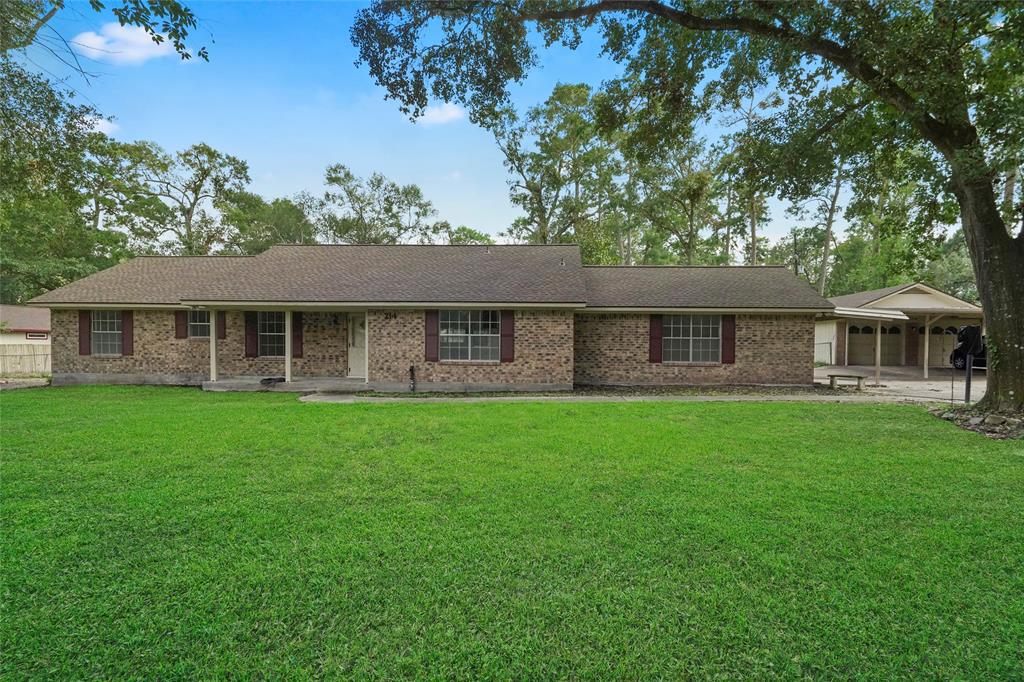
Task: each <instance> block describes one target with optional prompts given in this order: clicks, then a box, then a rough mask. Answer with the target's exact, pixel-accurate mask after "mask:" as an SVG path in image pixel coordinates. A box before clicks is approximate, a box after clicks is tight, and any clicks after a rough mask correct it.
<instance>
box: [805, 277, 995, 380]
mask: <svg viewBox="0 0 1024 682" xmlns="http://www.w3.org/2000/svg"><path fill="white" fill-rule="evenodd" d="M829 301H830V302H831V303H833V304H834V305H835V306H836V307H835V310H834V311H832V312H830V313H828V314H827V315H825V316H822V318H821V319H819V321H818V322H817V323H816V325H815V330H814V337H815V338H814V342H815V358H816V359H817V360H818V361H819V362H824V363H826V364H830V365H840V366H849V365H874V366H875V368H876V373H877V372H878V368H879V367H880V366H881V365H889V366H894V365H895V366H914V365H920V366H921V370H922V373H923V376H924V378H926V379H927V378H928V368H929V367H949V366H950V362H949V356H950V354H951V353H952V352H953V347H954V346H955V345H956V334H957V330H958V329H959V328H960V327H962V326H964V325H983V324H984V315H983V313H982V309H981V308H980V307H979V306H977V305H975V304H973V303H970V302H969V301H965V300H963V299H961V298H957V297H956V296H953V295H951V294H947V293H945V292H943V291H939V290H938V289H936V288H934V287H931V286H928V285H927V284H923V283H921V282H912V283H910V284H900V285H897V286H892V287H886V288H884V289H873V290H871V291H861V292H858V293H855V294H847V295H846V296H835V297H833V298H830V299H829Z"/></svg>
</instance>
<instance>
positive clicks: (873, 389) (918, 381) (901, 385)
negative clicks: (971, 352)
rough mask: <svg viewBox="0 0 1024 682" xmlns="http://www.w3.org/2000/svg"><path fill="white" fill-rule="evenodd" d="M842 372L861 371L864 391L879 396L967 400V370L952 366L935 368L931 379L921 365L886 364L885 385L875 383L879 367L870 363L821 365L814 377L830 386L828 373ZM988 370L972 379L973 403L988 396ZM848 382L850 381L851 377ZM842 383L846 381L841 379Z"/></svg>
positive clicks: (931, 399)
mask: <svg viewBox="0 0 1024 682" xmlns="http://www.w3.org/2000/svg"><path fill="white" fill-rule="evenodd" d="M830 372H840V373H843V374H857V375H860V376H863V377H867V378H868V380H867V381H866V382H864V384H865V385H864V392H865V393H870V394H872V395H877V396H889V397H903V398H914V399H917V400H929V401H939V402H949V401H950V399H951V397H952V400H953V401H954V402H957V403H960V404H963V402H964V388H965V387H964V373H963V370H954V369H950V368H948V367H946V368H943V367H933V368H931V369H929V370H928V378H927V379H924V378H923V377H922V376H921V368H920V367H882V376H881V382H882V385H881V386H872V384H873V383H874V380H875V368H874V367H873V366H869V365H850V366H849V367H818V368H817V369H815V370H814V379H815V381H816V382H818V383H819V384H822V385H825V386H827V385H828V374H829V373H830ZM985 376H986V375H985V370H978V369H976V370H974V373H973V376H972V378H971V402H972V403H976V402H978V401H979V400H981V399H982V397H983V396H984V395H985V383H986V382H985ZM846 383H849V380H847V382H846ZM840 385H842V380H840Z"/></svg>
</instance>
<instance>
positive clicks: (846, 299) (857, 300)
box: [828, 282, 914, 308]
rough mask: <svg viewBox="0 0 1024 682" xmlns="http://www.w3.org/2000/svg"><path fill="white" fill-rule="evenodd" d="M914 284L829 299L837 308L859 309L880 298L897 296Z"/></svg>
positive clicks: (898, 285) (909, 283)
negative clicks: (890, 295) (898, 292)
mask: <svg viewBox="0 0 1024 682" xmlns="http://www.w3.org/2000/svg"><path fill="white" fill-rule="evenodd" d="M913 284H914V283H913V282H908V283H907V284H897V285H896V286H894V287H885V288H883V289H871V290H870V291H858V292H857V293H854V294H845V295H843V296H833V297H832V298H830V299H828V300H830V301H832V303H834V304H836V305H837V306H840V307H843V308H859V307H861V306H862V305H867V304H868V303H871V302H872V301H877V300H878V299H880V298H884V297H886V296H888V295H889V294H895V293H896V292H897V291H900V290H901V289H906V288H907V287H909V286H913Z"/></svg>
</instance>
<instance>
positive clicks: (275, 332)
mask: <svg viewBox="0 0 1024 682" xmlns="http://www.w3.org/2000/svg"><path fill="white" fill-rule="evenodd" d="M257 322H258V324H257V330H258V331H259V337H260V350H259V354H260V355H269V356H275V357H284V313H282V312H270V313H259V314H258V318H257Z"/></svg>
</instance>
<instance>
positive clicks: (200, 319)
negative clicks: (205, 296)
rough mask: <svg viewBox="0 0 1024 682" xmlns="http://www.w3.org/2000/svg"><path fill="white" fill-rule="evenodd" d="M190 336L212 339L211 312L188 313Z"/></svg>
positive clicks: (192, 311) (191, 311) (194, 311)
mask: <svg viewBox="0 0 1024 682" xmlns="http://www.w3.org/2000/svg"><path fill="white" fill-rule="evenodd" d="M188 336H189V338H197V339H208V338H210V311H209V310H190V311H188Z"/></svg>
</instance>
